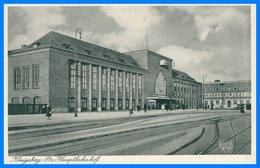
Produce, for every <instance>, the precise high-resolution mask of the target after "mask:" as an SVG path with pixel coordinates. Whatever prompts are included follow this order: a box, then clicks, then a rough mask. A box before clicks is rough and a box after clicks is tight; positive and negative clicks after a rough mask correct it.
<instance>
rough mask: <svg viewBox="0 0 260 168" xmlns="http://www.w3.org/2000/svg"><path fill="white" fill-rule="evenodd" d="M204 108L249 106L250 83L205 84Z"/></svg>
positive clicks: (219, 82) (217, 81)
mask: <svg viewBox="0 0 260 168" xmlns="http://www.w3.org/2000/svg"><path fill="white" fill-rule="evenodd" d="M203 90H204V94H203V96H204V106H205V107H211V106H213V108H235V107H237V105H239V104H247V105H250V104H251V81H250V80H247V81H227V82H221V81H220V80H215V81H214V82H209V83H205V84H204V87H203Z"/></svg>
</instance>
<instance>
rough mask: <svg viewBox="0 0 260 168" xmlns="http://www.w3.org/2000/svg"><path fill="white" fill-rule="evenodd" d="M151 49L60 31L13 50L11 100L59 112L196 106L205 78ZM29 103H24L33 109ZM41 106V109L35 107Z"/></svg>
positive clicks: (32, 110)
mask: <svg viewBox="0 0 260 168" xmlns="http://www.w3.org/2000/svg"><path fill="white" fill-rule="evenodd" d="M172 64H173V60H172V59H170V58H167V57H165V56H163V55H160V54H158V53H155V52H153V51H150V50H142V51H132V52H128V53H120V52H117V51H113V50H110V49H107V48H104V47H101V46H98V45H95V44H91V43H88V42H85V41H81V40H78V39H76V38H72V37H69V36H66V35H63V34H60V33H56V32H50V33H48V34H46V35H44V36H43V37H41V38H40V39H38V40H36V41H35V42H33V43H32V44H30V45H28V46H26V45H22V47H21V48H20V49H17V50H11V51H9V52H8V102H9V104H11V105H12V104H16V105H19V104H26V105H32V106H30V107H31V108H30V113H38V112H39V111H40V108H39V106H36V105H38V104H50V105H51V106H52V107H53V111H54V112H70V111H75V109H76V108H77V111H79V112H80V111H82V112H83V111H110V110H111V111H117V110H127V109H129V108H130V107H133V108H136V106H137V105H139V106H141V107H142V108H143V107H144V104H146V103H148V104H149V105H151V107H153V108H160V107H161V105H162V104H168V105H174V106H176V107H180V106H181V105H185V106H186V108H196V107H197V106H198V105H199V104H201V98H202V95H201V83H199V82H196V81H195V80H194V79H193V78H191V77H190V76H189V75H188V74H186V73H184V72H181V71H178V70H176V69H174V67H173V66H172ZM28 107H29V106H25V108H26V109H27V110H28ZM36 107H38V109H36Z"/></svg>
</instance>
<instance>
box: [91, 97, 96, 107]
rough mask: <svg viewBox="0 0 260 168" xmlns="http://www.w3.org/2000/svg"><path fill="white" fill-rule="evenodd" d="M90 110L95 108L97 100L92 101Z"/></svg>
mask: <svg viewBox="0 0 260 168" xmlns="http://www.w3.org/2000/svg"><path fill="white" fill-rule="evenodd" d="M92 108H94V109H96V108H97V99H96V98H93V99H92Z"/></svg>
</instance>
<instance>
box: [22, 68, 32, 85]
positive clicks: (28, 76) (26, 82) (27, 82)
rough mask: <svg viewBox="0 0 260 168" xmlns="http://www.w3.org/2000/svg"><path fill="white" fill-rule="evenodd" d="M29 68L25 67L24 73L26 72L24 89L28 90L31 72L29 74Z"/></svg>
mask: <svg viewBox="0 0 260 168" xmlns="http://www.w3.org/2000/svg"><path fill="white" fill-rule="evenodd" d="M29 69H30V68H29V66H24V67H23V72H24V88H25V89H28V88H29V86H30V72H29Z"/></svg>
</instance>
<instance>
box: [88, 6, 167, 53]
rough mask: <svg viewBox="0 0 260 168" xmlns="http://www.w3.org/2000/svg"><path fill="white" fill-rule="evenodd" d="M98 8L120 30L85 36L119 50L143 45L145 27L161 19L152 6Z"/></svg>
mask: <svg viewBox="0 0 260 168" xmlns="http://www.w3.org/2000/svg"><path fill="white" fill-rule="evenodd" d="M100 10H101V11H102V12H103V13H104V14H106V15H107V16H108V17H111V18H113V20H114V21H115V22H116V23H117V24H118V25H119V26H120V27H121V28H122V31H119V32H111V33H108V34H99V35H93V34H92V33H88V37H87V38H88V39H91V40H92V41H99V44H100V45H104V46H106V47H109V48H114V49H116V50H118V51H121V52H124V51H129V50H135V49H137V48H138V47H140V46H145V44H144V43H145V36H146V29H149V28H150V27H151V26H152V25H156V24H158V23H159V22H160V20H161V19H162V17H161V16H160V14H159V13H158V11H157V10H155V9H154V8H152V7H145V6H144V7H140V6H135V7H133V6H132V7H128V6H127V7H126V6H116V7H115V6H113V7H111V6H102V7H100ZM142 43H143V45H142Z"/></svg>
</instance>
